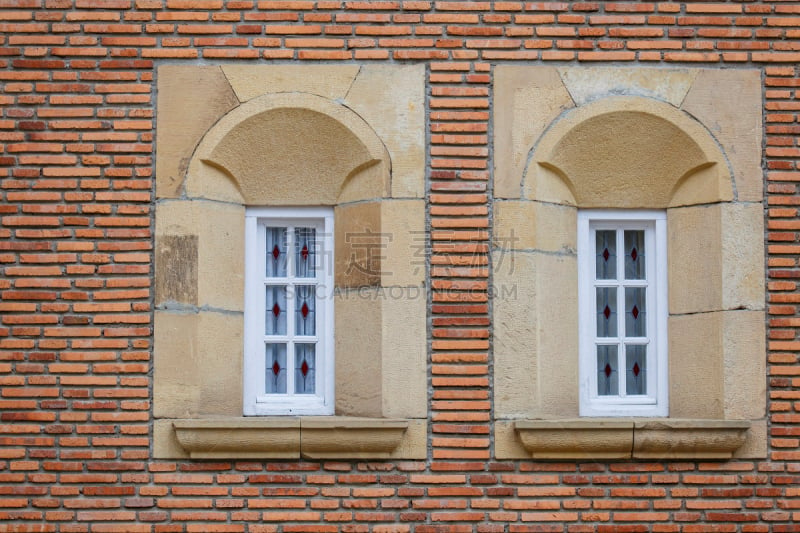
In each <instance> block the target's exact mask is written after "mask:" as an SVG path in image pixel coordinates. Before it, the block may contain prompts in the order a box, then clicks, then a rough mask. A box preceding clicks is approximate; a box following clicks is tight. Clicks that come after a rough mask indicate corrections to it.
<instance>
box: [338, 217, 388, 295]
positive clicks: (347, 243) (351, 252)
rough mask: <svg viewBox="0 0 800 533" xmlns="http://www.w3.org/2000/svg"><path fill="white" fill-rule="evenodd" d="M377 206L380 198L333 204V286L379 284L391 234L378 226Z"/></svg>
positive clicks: (379, 223) (345, 286)
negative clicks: (334, 233) (361, 201)
mask: <svg viewBox="0 0 800 533" xmlns="http://www.w3.org/2000/svg"><path fill="white" fill-rule="evenodd" d="M381 206H382V203H381V202H363V203H356V204H350V205H340V206H337V207H336V208H335V210H334V228H335V230H334V231H335V232H336V237H335V239H334V241H335V242H334V247H335V253H334V257H335V263H336V264H335V267H334V284H335V285H336V287H338V288H349V287H370V286H377V285H380V283H381V272H382V268H383V263H384V260H385V258H386V255H387V248H388V247H389V244H390V241H391V239H393V238H394V232H383V230H382V228H383V224H382V220H381V214H382V207H381Z"/></svg>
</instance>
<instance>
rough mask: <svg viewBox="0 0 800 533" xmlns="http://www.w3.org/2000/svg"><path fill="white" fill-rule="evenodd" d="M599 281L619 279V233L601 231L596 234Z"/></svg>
mask: <svg viewBox="0 0 800 533" xmlns="http://www.w3.org/2000/svg"><path fill="white" fill-rule="evenodd" d="M595 244H596V248H595V250H596V253H597V258H596V264H597V267H596V268H597V269H596V271H595V272H596V275H597V279H616V278H617V232H616V231H614V230H601V231H597V232H596V233H595Z"/></svg>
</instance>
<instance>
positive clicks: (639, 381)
mask: <svg viewBox="0 0 800 533" xmlns="http://www.w3.org/2000/svg"><path fill="white" fill-rule="evenodd" d="M646 355H647V346H645V345H643V344H630V345H628V346H626V347H625V389H626V391H627V394H628V395H631V394H647V379H646V377H647V366H646V365H647V358H646V357H645V356H646Z"/></svg>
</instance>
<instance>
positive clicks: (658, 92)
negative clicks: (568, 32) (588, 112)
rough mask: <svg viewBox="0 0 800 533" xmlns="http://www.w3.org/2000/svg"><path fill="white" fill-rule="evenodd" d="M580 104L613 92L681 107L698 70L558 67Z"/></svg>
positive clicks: (570, 92)
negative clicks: (653, 99) (643, 97)
mask: <svg viewBox="0 0 800 533" xmlns="http://www.w3.org/2000/svg"><path fill="white" fill-rule="evenodd" d="M558 72H559V74H560V75H561V79H562V80H563V82H564V86H565V87H566V88H567V90H568V91H569V94H570V96H571V97H572V99H573V100H574V101H575V103H576V104H577V105H579V106H580V105H585V104H587V103H589V102H592V101H593V100H597V99H599V98H604V97H607V96H611V95H622V94H624V95H629V96H645V97H648V98H655V99H657V100H663V101H665V102H668V103H670V104H672V105H673V106H675V107H679V106H680V105H681V102H683V99H684V98H685V97H686V93H687V92H688V91H689V88H690V87H691V86H692V83H693V82H694V80H695V78H696V77H697V73H698V70H697V69H663V68H658V69H656V68H619V67H594V68H593V67H588V68H587V67H585V66H581V67H564V68H560V69H558Z"/></svg>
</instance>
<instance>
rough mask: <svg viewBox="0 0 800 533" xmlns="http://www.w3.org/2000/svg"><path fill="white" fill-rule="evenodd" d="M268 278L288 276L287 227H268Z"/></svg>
mask: <svg viewBox="0 0 800 533" xmlns="http://www.w3.org/2000/svg"><path fill="white" fill-rule="evenodd" d="M266 259H267V271H266V273H265V274H266V276H267V277H268V278H283V277H286V228H274V227H267V258H266Z"/></svg>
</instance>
